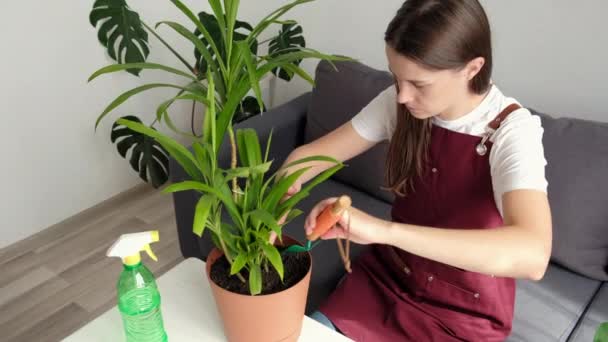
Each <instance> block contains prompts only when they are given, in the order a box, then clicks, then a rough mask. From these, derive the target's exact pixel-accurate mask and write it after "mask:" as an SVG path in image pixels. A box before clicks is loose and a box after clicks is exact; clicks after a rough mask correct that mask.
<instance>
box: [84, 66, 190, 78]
mask: <svg viewBox="0 0 608 342" xmlns="http://www.w3.org/2000/svg"><path fill="white" fill-rule="evenodd" d="M127 69H139V70H141V69H149V70H164V71H167V72H170V73H173V74H176V75H179V76H184V77H186V78H189V79H191V80H193V81H197V79H196V77H194V76H192V75H191V74H188V73H186V72H184V71H181V70H178V69H175V68H171V67H168V66H164V65H162V64H155V63H128V64H113V65H108V66H106V67H103V68H101V69H99V70H97V71H95V72H94V73H93V74H92V75H91V76H90V77H89V79H88V82H91V81H92V80H94V79H95V78H97V77H99V76H101V75H104V74H109V73H113V72H117V71H121V70H127Z"/></svg>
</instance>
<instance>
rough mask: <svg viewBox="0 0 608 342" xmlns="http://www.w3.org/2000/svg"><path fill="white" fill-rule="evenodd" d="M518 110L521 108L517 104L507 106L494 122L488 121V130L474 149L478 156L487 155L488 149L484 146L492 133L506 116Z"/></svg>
mask: <svg viewBox="0 0 608 342" xmlns="http://www.w3.org/2000/svg"><path fill="white" fill-rule="evenodd" d="M520 108H521V106H520V105H518V104H517V103H512V104H510V105H508V106H507V108H505V109H503V110H502V112H500V113H499V114H498V115H497V116H496V117H495V118H494V120H492V121H490V123H489V124H488V128H487V129H486V133H485V134H484V135H483V137H482V138H481V142H480V143H479V144H478V145H477V147H475V150H476V151H477V154H479V155H480V156H485V155H486V153H488V148H487V146H486V142H487V141H488V140H489V139H490V137H491V136H492V134H494V132H496V130H497V129H498V128H499V127H500V124H501V123H502V122H503V121H505V119H506V118H507V116H509V114H511V113H513V112H514V111H516V110H518V109H520Z"/></svg>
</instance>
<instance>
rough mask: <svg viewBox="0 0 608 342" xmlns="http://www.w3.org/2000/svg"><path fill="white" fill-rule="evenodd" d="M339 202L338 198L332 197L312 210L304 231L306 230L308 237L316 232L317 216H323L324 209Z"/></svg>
mask: <svg viewBox="0 0 608 342" xmlns="http://www.w3.org/2000/svg"><path fill="white" fill-rule="evenodd" d="M337 200H338V198H337V197H331V198H328V199H325V200H323V201H321V202H319V203H317V205H315V206H314V207H313V208H312V210H311V211H310V213H309V214H308V217H306V221H305V222H304V229H305V230H306V235H310V234H311V233H312V231H313V230H314V228H315V226H316V225H317V216H319V215H320V214H321V212H322V211H323V209H325V208H326V207H327V206H328V205H331V204H333V203H334V202H336V201H337Z"/></svg>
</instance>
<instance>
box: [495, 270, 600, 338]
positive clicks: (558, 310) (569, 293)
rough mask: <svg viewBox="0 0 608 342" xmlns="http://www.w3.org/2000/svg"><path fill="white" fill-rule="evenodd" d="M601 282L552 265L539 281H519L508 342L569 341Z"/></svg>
mask: <svg viewBox="0 0 608 342" xmlns="http://www.w3.org/2000/svg"><path fill="white" fill-rule="evenodd" d="M600 284H601V283H600V282H599V281H596V280H592V279H588V278H586V277H583V276H580V275H578V274H575V273H572V272H570V271H568V270H566V269H564V268H562V267H560V266H558V265H555V264H551V265H549V268H548V270H547V272H546V273H545V276H544V278H543V279H542V280H541V281H540V282H534V281H529V280H521V279H519V280H517V290H516V295H515V318H514V320H513V330H512V332H511V336H510V337H509V338H508V340H507V341H511V342H513V341H521V342H524V341H525V342H528V341H535V342H544V341H546V342H554V341H566V340H567V339H568V336H570V334H571V332H572V331H573V330H574V327H575V325H576V323H577V321H578V320H579V317H580V316H581V315H582V313H583V311H584V310H585V307H586V306H587V304H588V303H589V302H590V301H591V299H592V298H593V295H594V294H595V292H596V291H597V289H598V288H599V286H600Z"/></svg>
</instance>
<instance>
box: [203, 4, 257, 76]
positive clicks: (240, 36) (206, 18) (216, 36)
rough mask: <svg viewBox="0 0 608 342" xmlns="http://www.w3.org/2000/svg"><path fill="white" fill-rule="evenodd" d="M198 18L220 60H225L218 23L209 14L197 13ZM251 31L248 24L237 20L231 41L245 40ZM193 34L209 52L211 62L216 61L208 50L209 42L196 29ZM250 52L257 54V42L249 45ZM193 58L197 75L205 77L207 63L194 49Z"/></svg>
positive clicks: (223, 45) (215, 57)
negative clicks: (209, 36) (218, 53)
mask: <svg viewBox="0 0 608 342" xmlns="http://www.w3.org/2000/svg"><path fill="white" fill-rule="evenodd" d="M198 18H199V20H200V21H201V23H202V24H203V26H205V29H207V31H208V32H209V34H210V35H211V37H213V41H214V42H215V45H216V46H217V48H218V50H219V51H220V54H221V55H222V56H221V58H222V59H223V60H225V59H226V46H225V44H224V40H223V39H222V33H221V31H220V24H219V23H218V21H217V18H216V17H215V16H214V15H212V14H209V13H207V12H201V13H199V14H198ZM252 30H253V27H252V26H251V25H250V24H249V23H246V22H244V21H238V20H237V21H236V22H235V24H234V36H233V37H234V38H233V40H234V41H235V42H238V41H241V40H245V38H247V35H248V34H249V33H250V32H251V31H252ZM239 31H242V32H239ZM194 34H195V35H196V36H197V37H200V39H201V41H202V42H203V44H204V45H205V47H206V48H207V50H209V52H210V53H211V56H212V57H213V60H214V61H216V60H217V56H216V55H215V53H214V52H213V50H212V49H211V48H210V46H209V45H210V44H209V42H208V41H207V40H206V39H205V38H204V37H203V34H202V33H201V32H200V31H199V30H198V29H196V30H195V31H194ZM251 52H253V53H254V54H257V52H258V42H257V40H255V41H254V42H253V44H251ZM194 56H195V57H196V69H197V70H198V71H199V75H205V73H206V72H207V62H206V61H205V59H204V58H203V57H202V56H201V53H200V52H199V51H198V50H197V49H194Z"/></svg>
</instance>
